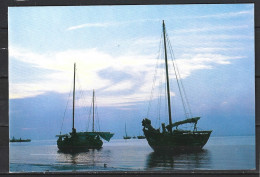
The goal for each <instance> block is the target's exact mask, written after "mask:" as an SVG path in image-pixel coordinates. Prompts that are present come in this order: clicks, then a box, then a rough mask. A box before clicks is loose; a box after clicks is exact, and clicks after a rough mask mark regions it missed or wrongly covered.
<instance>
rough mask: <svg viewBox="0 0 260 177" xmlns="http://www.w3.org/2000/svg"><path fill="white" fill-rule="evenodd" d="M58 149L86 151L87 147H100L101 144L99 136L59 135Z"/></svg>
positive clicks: (62, 150) (63, 150)
mask: <svg viewBox="0 0 260 177" xmlns="http://www.w3.org/2000/svg"><path fill="white" fill-rule="evenodd" d="M57 145H58V149H59V151H61V152H86V151H88V150H89V149H100V148H101V147H102V145H103V142H102V140H101V139H100V137H99V136H90V135H80V134H77V133H76V134H72V135H71V136H70V137H69V136H67V137H66V136H65V137H59V139H58V140H57Z"/></svg>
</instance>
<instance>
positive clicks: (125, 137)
mask: <svg viewBox="0 0 260 177" xmlns="http://www.w3.org/2000/svg"><path fill="white" fill-rule="evenodd" d="M123 138H124V139H125V140H127V139H131V136H127V133H126V123H125V136H123Z"/></svg>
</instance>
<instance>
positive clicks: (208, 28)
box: [174, 25, 249, 34]
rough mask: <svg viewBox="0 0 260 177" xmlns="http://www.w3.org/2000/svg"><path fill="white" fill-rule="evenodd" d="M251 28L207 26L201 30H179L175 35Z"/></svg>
mask: <svg viewBox="0 0 260 177" xmlns="http://www.w3.org/2000/svg"><path fill="white" fill-rule="evenodd" d="M246 28H249V25H237V26H232V25H228V26H207V27H200V28H189V29H177V30H175V31H174V33H177V34H178V33H194V32H196V33H197V32H207V31H227V30H238V29H246Z"/></svg>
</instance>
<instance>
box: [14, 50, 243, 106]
mask: <svg viewBox="0 0 260 177" xmlns="http://www.w3.org/2000/svg"><path fill="white" fill-rule="evenodd" d="M201 50H202V49H201ZM9 54H10V55H9V57H10V59H11V60H12V59H16V60H19V61H21V62H24V63H26V64H27V66H32V67H34V68H36V71H35V73H32V75H37V72H38V71H39V72H40V70H41V69H45V70H46V71H45V72H44V73H43V74H44V77H42V79H38V80H37V79H33V80H26V78H25V79H24V80H22V81H19V82H15V79H14V78H10V92H9V93H10V94H9V95H10V99H16V98H27V97H33V96H37V95H40V94H44V93H46V92H58V93H67V92H69V91H70V90H71V88H72V81H73V64H74V62H75V63H77V77H76V80H77V82H78V83H79V84H77V85H76V87H77V88H80V89H81V90H83V91H86V92H88V91H89V92H90V91H92V90H93V89H95V90H97V91H98V92H99V93H100V94H101V95H99V98H98V100H100V101H99V103H100V104H99V105H100V106H117V107H124V108H126V107H127V106H131V105H136V104H137V103H138V102H143V101H147V100H149V98H150V91H151V88H152V83H153V79H154V71H155V65H156V62H157V59H156V56H155V55H151V54H150V55H141V54H140V53H139V54H138V53H137V54H132V55H131V54H127V55H125V54H123V55H119V56H117V57H115V56H112V55H111V54H110V53H106V52H103V51H100V50H98V49H96V48H89V49H80V50H79V49H75V50H66V51H61V52H53V53H43V54H41V53H34V52H32V51H30V50H26V49H22V48H18V47H10V52H9ZM243 57H244V56H238V55H237V56H232V55H231V56H229V55H224V54H215V53H214V52H213V53H212V50H208V52H201V53H199V52H197V53H188V54H182V55H180V56H179V57H178V59H177V60H176V63H177V64H178V66H179V71H180V73H181V77H182V78H183V79H185V78H187V77H189V76H190V75H191V74H192V72H194V71H197V70H205V69H213V68H214V67H216V66H217V65H227V64H231V63H232V60H234V59H242V58H243ZM169 64H170V61H169ZM158 66H159V68H158V70H157V72H158V73H162V74H164V72H165V71H164V64H163V60H161V61H159V62H158ZM37 68H38V69H37ZM22 70H23V68H20V71H19V68H18V70H15V71H12V70H10V72H17V73H16V74H23V72H22ZM107 70H111V71H113V70H114V71H118V72H119V73H125V74H127V76H131V77H122V78H121V79H117V80H116V79H114V78H111V77H105V76H102V74H100V73H102V71H107ZM118 77H120V76H117V78H118ZM158 77H159V76H158ZM170 78H171V79H175V76H174V75H173V73H171V74H170ZM162 83H164V81H161V82H157V83H155V87H159V86H160V84H162ZM172 95H173V96H174V93H173V94H172ZM87 100H91V94H89V96H88V97H87ZM82 105H84V102H83V101H80V102H79V106H82Z"/></svg>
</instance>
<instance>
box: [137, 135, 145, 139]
mask: <svg viewBox="0 0 260 177" xmlns="http://www.w3.org/2000/svg"><path fill="white" fill-rule="evenodd" d="M137 138H138V139H145V136H142V135H140V136H137Z"/></svg>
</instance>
